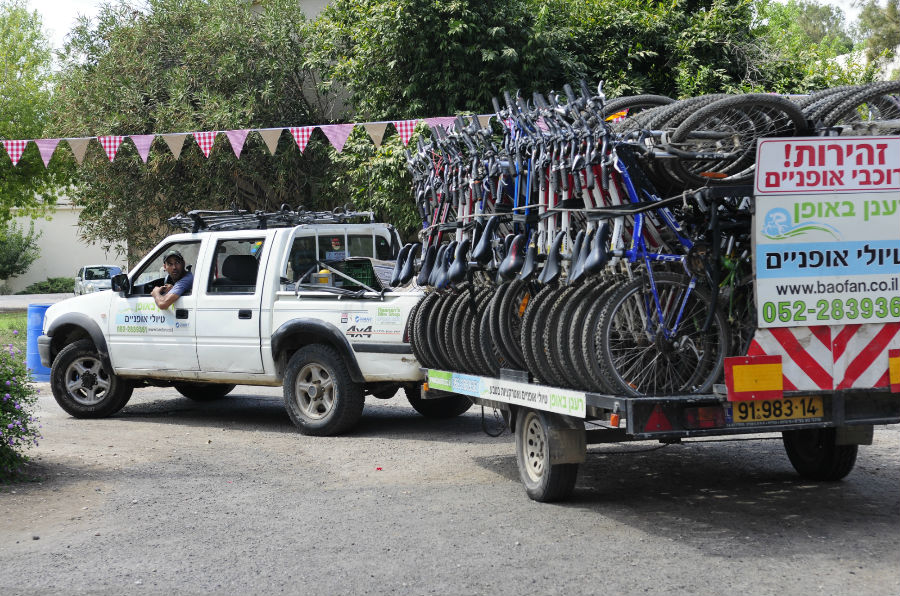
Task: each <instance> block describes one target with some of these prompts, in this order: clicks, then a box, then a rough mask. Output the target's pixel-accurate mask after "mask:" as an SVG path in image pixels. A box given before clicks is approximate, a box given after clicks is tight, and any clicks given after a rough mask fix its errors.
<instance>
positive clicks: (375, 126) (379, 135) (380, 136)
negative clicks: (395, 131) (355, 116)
mask: <svg viewBox="0 0 900 596" xmlns="http://www.w3.org/2000/svg"><path fill="white" fill-rule="evenodd" d="M363 128H365V129H366V132H367V133H369V138H370V139H372V142H373V143H375V147H377V148H379V149H380V148H381V141H382V140H384V131H385V130H387V122H366V123H365V124H363Z"/></svg>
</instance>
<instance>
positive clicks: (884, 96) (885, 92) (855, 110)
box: [822, 81, 900, 134]
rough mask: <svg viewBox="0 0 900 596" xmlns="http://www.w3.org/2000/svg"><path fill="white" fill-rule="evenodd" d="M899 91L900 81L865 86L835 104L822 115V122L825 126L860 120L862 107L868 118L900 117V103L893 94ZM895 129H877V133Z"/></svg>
mask: <svg viewBox="0 0 900 596" xmlns="http://www.w3.org/2000/svg"><path fill="white" fill-rule="evenodd" d="M898 93H900V81H887V82H884V83H877V84H874V85H867V86H866V87H865V88H863V89H861V90H859V91H857V92H856V93H853V94H851V95H849V96H847V97H845V98H843V100H842V101H841V102H840V103H839V104H837V105H835V106H834V107H833V108H832V109H831V111H829V112H828V114H826V115H824V116H823V117H822V123H823V125H824V126H827V127H834V126H838V125H840V124H842V123H848V124H849V123H853V122H861V121H862V119H861V117H860V116H861V114H860V111H861V109H862V108H864V109H865V110H866V111H867V112H868V114H867V116H868V117H869V118H872V116H873V112H874V116H875V117H874V119H872V120H871V121H877V120H894V119H897V118H900V104H898V102H897V100H896V98H894V97H893V96H894V95H896V94H898ZM895 131H896V129H893V130H884V131H878V134H893V132H895Z"/></svg>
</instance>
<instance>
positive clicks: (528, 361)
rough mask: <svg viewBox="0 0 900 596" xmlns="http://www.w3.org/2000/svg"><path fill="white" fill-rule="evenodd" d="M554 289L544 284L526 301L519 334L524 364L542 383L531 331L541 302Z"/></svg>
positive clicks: (542, 379)
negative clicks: (526, 305) (526, 304)
mask: <svg viewBox="0 0 900 596" xmlns="http://www.w3.org/2000/svg"><path fill="white" fill-rule="evenodd" d="M555 290H556V287H555V286H544V287H543V288H542V289H541V291H539V292H538V293H537V294H536V295H535V296H534V297H533V298H532V299H531V300H529V301H528V307H527V308H526V309H525V314H524V316H523V317H522V332H521V334H520V335H519V339H520V347H521V349H522V358H523V359H524V360H525V366H526V367H527V368H528V371H529V372H531V375H532V376H533V377H534V380H535V382H537V383H544V378H545V373H544V371H543V370H541V367H540V365H539V364H538V361H537V359H536V356H535V353H534V343H533V342H532V341H531V333H532V330H533V329H534V324H535V313H537V311H538V308H539V307H540V305H541V303H543V302H546V301H547V300H548V298H549V297H550V296H551V295H552V294H553V293H554V291H555Z"/></svg>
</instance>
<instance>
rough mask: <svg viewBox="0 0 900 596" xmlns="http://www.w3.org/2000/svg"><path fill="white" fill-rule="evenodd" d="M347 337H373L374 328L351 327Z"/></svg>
mask: <svg viewBox="0 0 900 596" xmlns="http://www.w3.org/2000/svg"><path fill="white" fill-rule="evenodd" d="M347 337H372V326H371V325H369V326H368V327H357V326H356V325H351V326H350V327H349V328H348V329H347Z"/></svg>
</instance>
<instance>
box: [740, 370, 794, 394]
mask: <svg viewBox="0 0 900 596" xmlns="http://www.w3.org/2000/svg"><path fill="white" fill-rule="evenodd" d="M731 374H732V375H733V378H734V388H733V389H734V391H735V392H737V393H744V392H754V391H783V390H784V384H783V381H784V379H783V378H782V376H781V364H744V365H736V366H734V367H732V369H731Z"/></svg>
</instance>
